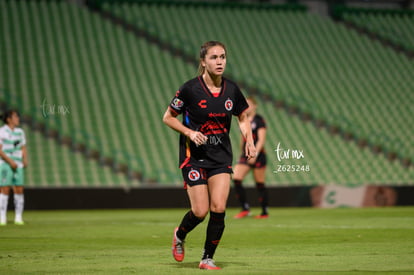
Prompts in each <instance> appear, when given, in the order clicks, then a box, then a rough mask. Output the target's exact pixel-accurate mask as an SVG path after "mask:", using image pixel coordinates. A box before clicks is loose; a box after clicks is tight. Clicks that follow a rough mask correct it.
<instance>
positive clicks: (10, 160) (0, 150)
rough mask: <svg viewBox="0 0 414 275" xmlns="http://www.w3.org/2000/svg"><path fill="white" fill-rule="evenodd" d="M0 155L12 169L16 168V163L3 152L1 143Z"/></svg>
mask: <svg viewBox="0 0 414 275" xmlns="http://www.w3.org/2000/svg"><path fill="white" fill-rule="evenodd" d="M0 157H1V158H2V159H3V160H4V161H5V162H7V163H8V164H9V165H10V167H11V168H12V169H13V170H16V169H17V163H16V162H14V160H12V159H11V158H9V157H8V156H7V155H6V153H4V152H3V145H1V144H0Z"/></svg>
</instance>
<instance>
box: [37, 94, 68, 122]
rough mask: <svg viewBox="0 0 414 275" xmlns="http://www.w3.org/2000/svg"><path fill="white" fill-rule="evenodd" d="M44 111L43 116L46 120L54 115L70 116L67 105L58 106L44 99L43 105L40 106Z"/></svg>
mask: <svg viewBox="0 0 414 275" xmlns="http://www.w3.org/2000/svg"><path fill="white" fill-rule="evenodd" d="M40 107H41V109H42V115H43V117H44V118H47V117H49V116H54V115H63V116H66V115H68V114H70V110H69V106H67V105H56V104H49V103H48V102H47V100H46V98H45V99H43V102H42V105H40Z"/></svg>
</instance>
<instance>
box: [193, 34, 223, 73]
mask: <svg viewBox="0 0 414 275" xmlns="http://www.w3.org/2000/svg"><path fill="white" fill-rule="evenodd" d="M214 46H221V47H222V48H223V49H224V51H225V52H226V54H227V50H226V46H225V45H224V44H223V43H221V42H219V41H208V42H205V43H204V44H203V45H201V49H200V62H199V63H198V75H202V74H203V73H204V67H203V66H202V65H201V61H202V60H204V58H205V57H206V54H207V52H208V50H209V49H210V48H212V47H214Z"/></svg>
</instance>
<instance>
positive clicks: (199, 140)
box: [162, 107, 207, 145]
mask: <svg viewBox="0 0 414 275" xmlns="http://www.w3.org/2000/svg"><path fill="white" fill-rule="evenodd" d="M177 116H178V113H176V112H174V111H173V110H172V109H171V107H168V108H167V110H166V111H165V113H164V116H163V118H162V121H163V122H164V123H165V124H166V125H167V126H169V127H170V128H172V129H174V130H175V131H177V132H179V133H181V134H183V135H184V136H186V137H189V138H190V140H191V141H192V142H194V143H195V144H196V145H201V144H204V143H206V142H207V137H206V136H205V135H203V134H202V133H201V132H198V131H194V130H191V129H190V128H188V127H186V126H185V125H184V124H182V123H181V121H179V120H178V119H177Z"/></svg>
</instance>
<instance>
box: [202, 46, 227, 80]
mask: <svg viewBox="0 0 414 275" xmlns="http://www.w3.org/2000/svg"><path fill="white" fill-rule="evenodd" d="M202 65H203V66H204V68H205V71H206V72H208V73H209V74H212V75H222V74H223V73H224V70H225V68H226V52H225V50H224V49H223V47H221V46H214V47H211V48H210V49H208V51H207V54H206V56H205V58H204V60H203V61H202Z"/></svg>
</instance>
